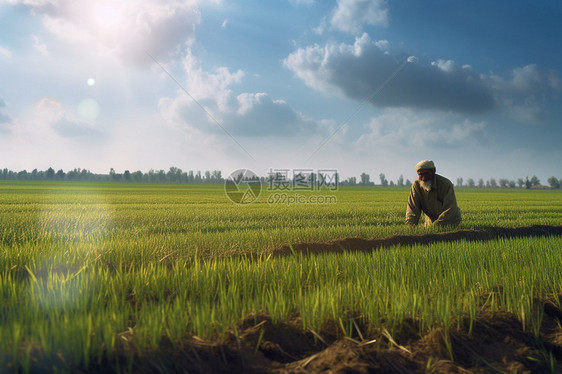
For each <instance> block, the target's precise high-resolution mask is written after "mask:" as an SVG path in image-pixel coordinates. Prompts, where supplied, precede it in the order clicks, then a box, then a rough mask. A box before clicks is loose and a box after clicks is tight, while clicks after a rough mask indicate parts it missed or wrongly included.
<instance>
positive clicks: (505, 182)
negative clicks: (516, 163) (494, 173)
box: [500, 178, 509, 188]
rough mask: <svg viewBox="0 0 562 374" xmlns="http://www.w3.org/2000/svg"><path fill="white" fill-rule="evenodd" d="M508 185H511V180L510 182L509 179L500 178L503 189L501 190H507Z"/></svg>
mask: <svg viewBox="0 0 562 374" xmlns="http://www.w3.org/2000/svg"><path fill="white" fill-rule="evenodd" d="M508 184H509V180H508V179H505V178H500V187H501V188H506V187H507V185H508Z"/></svg>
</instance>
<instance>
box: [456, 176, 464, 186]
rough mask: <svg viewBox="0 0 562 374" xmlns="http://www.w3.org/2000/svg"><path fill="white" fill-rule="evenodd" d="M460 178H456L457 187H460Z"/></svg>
mask: <svg viewBox="0 0 562 374" xmlns="http://www.w3.org/2000/svg"><path fill="white" fill-rule="evenodd" d="M462 182H463V180H462V178H457V187H462Z"/></svg>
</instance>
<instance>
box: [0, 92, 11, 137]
mask: <svg viewBox="0 0 562 374" xmlns="http://www.w3.org/2000/svg"><path fill="white" fill-rule="evenodd" d="M6 107H7V105H6V102H5V101H4V100H3V99H2V98H0V134H2V133H8V132H10V129H11V127H12V124H13V121H14V120H13V118H12V117H11V116H10V115H9V114H8V113H7V112H6V110H5V108H6Z"/></svg>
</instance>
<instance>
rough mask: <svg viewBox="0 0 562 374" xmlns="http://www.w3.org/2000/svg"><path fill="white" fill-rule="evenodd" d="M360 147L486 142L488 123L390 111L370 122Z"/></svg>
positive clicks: (391, 148) (443, 146) (432, 146)
mask: <svg viewBox="0 0 562 374" xmlns="http://www.w3.org/2000/svg"><path fill="white" fill-rule="evenodd" d="M367 128H368V132H367V133H366V134H364V135H362V136H360V137H359V139H358V140H357V142H356V144H357V146H358V147H359V148H361V149H368V148H373V147H377V148H378V147H382V148H384V149H387V150H388V151H392V152H396V150H397V149H404V150H406V149H418V150H423V149H446V148H456V147H470V146H475V145H478V144H482V143H485V142H486V123H485V122H473V121H471V120H469V119H466V118H464V119H463V118H462V117H461V116H459V115H454V114H447V113H442V112H425V113H419V112H417V111H414V110H412V109H400V108H389V109H386V110H385V111H384V112H383V113H382V114H381V115H380V116H377V117H374V118H372V119H371V121H370V122H369V124H368V126H367Z"/></svg>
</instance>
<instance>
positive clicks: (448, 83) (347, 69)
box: [284, 33, 495, 113]
mask: <svg viewBox="0 0 562 374" xmlns="http://www.w3.org/2000/svg"><path fill="white" fill-rule="evenodd" d="M389 48H390V47H389V43H388V42H386V41H383V42H380V41H379V42H373V41H371V39H370V38H369V36H368V35H367V34H366V33H364V34H363V35H362V36H361V37H358V38H356V39H355V43H353V44H345V43H340V44H336V43H327V44H326V45H324V46H320V45H313V46H308V47H306V48H299V49H297V50H296V51H295V52H293V53H291V54H290V55H289V56H288V57H287V58H286V59H285V60H284V64H285V66H286V67H287V68H288V69H289V70H291V71H293V73H294V74H295V75H296V76H297V77H299V78H300V79H302V80H303V81H304V82H305V83H306V84H307V85H308V86H310V87H312V88H314V89H316V90H318V91H321V92H324V93H326V94H340V95H345V96H348V97H351V98H354V99H357V100H361V101H363V100H365V99H366V98H368V97H369V96H370V95H372V94H375V96H374V98H373V99H372V101H371V103H372V104H373V105H375V106H379V107H416V108H423V109H439V110H445V111H448V110H451V111H455V112H461V113H478V112H484V111H488V110H490V109H492V108H493V107H494V106H495V101H494V97H493V95H492V91H491V89H490V87H488V86H487V84H486V83H487V82H486V81H485V80H483V79H482V78H481V77H480V76H478V75H477V74H476V73H475V72H474V71H473V70H472V69H471V68H470V67H467V66H463V67H458V66H457V65H456V64H455V63H454V61H451V60H449V61H444V60H438V61H436V62H434V63H433V64H430V65H423V64H421V63H418V62H417V59H415V58H412V56H410V57H407V56H402V55H396V54H394V55H393V54H392V53H389ZM406 61H407V62H409V63H407V64H406ZM404 64H405V65H404Z"/></svg>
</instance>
